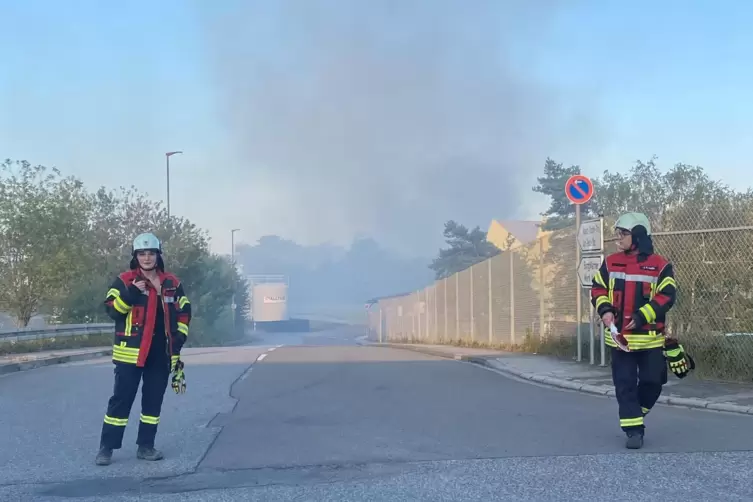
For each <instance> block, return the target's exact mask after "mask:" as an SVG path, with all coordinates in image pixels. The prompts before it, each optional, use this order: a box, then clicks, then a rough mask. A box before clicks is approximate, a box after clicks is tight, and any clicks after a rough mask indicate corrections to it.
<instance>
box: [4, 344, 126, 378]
mask: <svg viewBox="0 0 753 502" xmlns="http://www.w3.org/2000/svg"><path fill="white" fill-rule="evenodd" d="M111 354H112V347H110V348H108V347H89V348H85V349H66V350H46V351H41V352H29V353H25V354H10V355H7V356H0V375H4V374H7V373H15V372H17V371H24V370H30V369H34V368H40V367H42V366H51V365H53V364H63V363H69V362H73V361H84V360H87V359H95V358H97V357H103V356H109V355H111Z"/></svg>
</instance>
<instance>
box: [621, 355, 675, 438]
mask: <svg viewBox="0 0 753 502" xmlns="http://www.w3.org/2000/svg"><path fill="white" fill-rule="evenodd" d="M663 350H664V349H662V348H654V349H645V350H636V351H634V352H623V351H622V350H619V349H615V348H613V349H612V381H613V382H614V391H615V395H616V397H617V404H618V406H619V414H620V427H621V428H622V430H623V431H625V432H629V431H631V430H639V431H643V429H644V425H643V417H645V416H646V414H648V412H649V411H651V408H653V406H654V405H655V404H656V401H657V400H658V399H659V396H660V395H661V391H662V387H663V386H664V384H665V383H667V362H666V359H665V358H664V353H663Z"/></svg>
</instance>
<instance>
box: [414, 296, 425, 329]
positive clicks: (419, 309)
mask: <svg viewBox="0 0 753 502" xmlns="http://www.w3.org/2000/svg"><path fill="white" fill-rule="evenodd" d="M416 298H418V305H416V307H418V309H414V311H415V310H418V312H416V313H415V316H416V318H417V320H418V331H416V336H417V337H418V340H419V341H421V339H422V338H423V337H422V336H421V290H418V291H416Z"/></svg>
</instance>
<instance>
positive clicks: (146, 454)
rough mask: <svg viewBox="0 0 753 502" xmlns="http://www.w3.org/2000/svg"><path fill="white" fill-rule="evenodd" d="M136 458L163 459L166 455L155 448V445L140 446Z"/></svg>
mask: <svg viewBox="0 0 753 502" xmlns="http://www.w3.org/2000/svg"><path fill="white" fill-rule="evenodd" d="M136 458H139V459H141V460H150V461H154V460H162V459H163V458H165V456H164V455H163V454H162V452H161V451H159V450H157V449H155V448H154V447H149V446H139V449H138V450H137V451H136Z"/></svg>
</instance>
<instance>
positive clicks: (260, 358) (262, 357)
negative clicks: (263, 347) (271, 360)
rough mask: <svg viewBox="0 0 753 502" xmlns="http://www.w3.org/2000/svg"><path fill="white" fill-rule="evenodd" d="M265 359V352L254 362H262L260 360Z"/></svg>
mask: <svg viewBox="0 0 753 502" xmlns="http://www.w3.org/2000/svg"><path fill="white" fill-rule="evenodd" d="M265 357H267V353H266V352H265V353H264V354H262V355H260V356H259V357H257V358H256V361H257V362H258V361H261V360H262V359H264V358H265Z"/></svg>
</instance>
